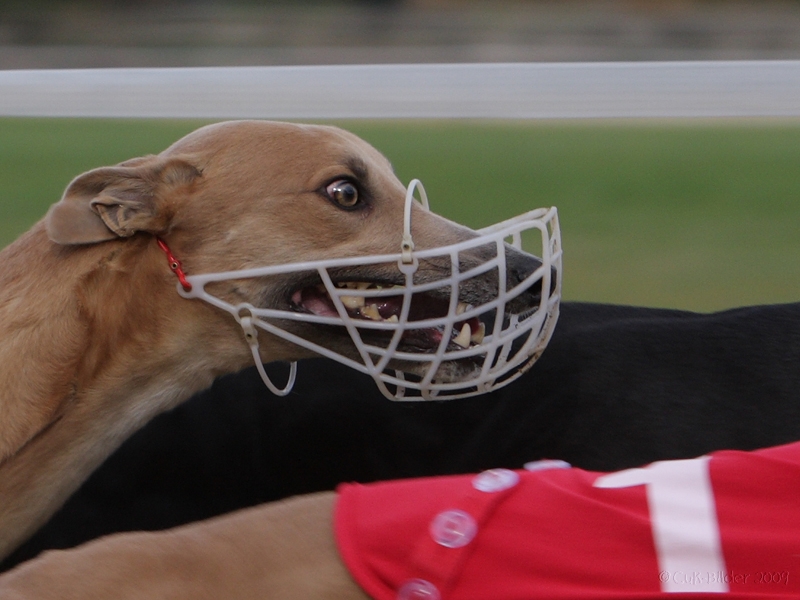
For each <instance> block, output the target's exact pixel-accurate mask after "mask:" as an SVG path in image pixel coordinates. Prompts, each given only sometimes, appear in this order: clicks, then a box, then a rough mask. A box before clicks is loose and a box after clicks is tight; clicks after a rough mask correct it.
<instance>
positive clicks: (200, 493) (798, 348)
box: [2, 303, 800, 569]
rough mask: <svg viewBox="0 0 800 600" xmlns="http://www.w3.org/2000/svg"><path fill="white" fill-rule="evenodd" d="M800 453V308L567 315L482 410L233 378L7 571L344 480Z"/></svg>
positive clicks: (316, 382) (176, 414)
mask: <svg viewBox="0 0 800 600" xmlns="http://www.w3.org/2000/svg"><path fill="white" fill-rule="evenodd" d="M278 372H280V371H278ZM278 377H279V376H278ZM799 439H800V304H787V305H776V306H760V307H749V308H741V309H735V310H730V311H726V312H721V313H715V314H709V315H704V314H696V313H690V312H683V311H673V310H660V309H647V308H633V307H623V306H608V305H598V304H581V303H565V304H563V305H562V309H561V317H560V319H559V323H558V325H557V327H556V331H555V334H554V336H553V339H552V341H551V342H550V345H549V347H548V348H547V350H546V351H545V353H544V355H543V356H542V358H541V359H540V361H539V362H538V363H536V364H535V365H534V366H533V368H531V370H530V371H529V372H528V373H527V374H526V375H525V376H523V377H522V378H520V379H519V380H517V381H516V382H514V383H513V384H511V385H509V386H507V387H505V388H503V389H501V390H498V391H496V392H494V393H492V394H489V395H486V396H483V397H479V398H469V399H463V400H454V401H450V402H429V403H410V404H404V403H393V402H389V401H388V400H386V399H385V398H383V396H381V395H380V394H379V393H378V391H377V389H376V388H375V385H374V383H373V382H372V380H371V379H369V378H368V377H366V376H362V375H360V374H358V373H356V372H355V371H353V370H351V369H348V368H346V367H343V366H340V365H338V364H337V363H332V362H330V361H325V360H311V361H307V362H306V363H304V364H301V365H300V369H299V373H298V384H297V385H296V387H295V392H293V393H292V394H291V395H290V396H288V397H286V398H277V397H274V396H272V395H271V394H270V393H269V392H268V391H267V390H266V389H265V388H264V386H263V384H262V383H261V380H260V379H259V378H258V376H257V375H256V373H255V371H254V370H252V369H251V370H249V371H245V372H243V373H240V374H238V375H234V376H228V377H224V378H222V379H220V380H219V381H217V382H216V383H215V384H214V386H213V387H212V388H211V389H210V390H208V391H207V392H205V393H203V394H200V395H199V396H198V397H196V398H194V399H193V400H191V401H190V402H189V403H187V404H185V405H183V406H181V407H179V408H178V409H176V410H174V411H172V412H170V413H168V414H164V415H162V416H160V417H159V418H157V419H156V420H154V421H153V422H152V423H151V424H150V425H149V426H147V427H146V428H144V429H143V430H141V431H140V432H139V433H138V434H136V435H135V436H134V437H133V438H131V439H130V440H129V441H128V442H127V443H126V444H125V445H124V446H123V447H122V448H121V449H120V450H119V451H118V452H117V453H116V454H115V455H113V456H112V457H111V458H109V459H108V461H107V462H106V463H105V464H104V465H103V467H101V469H100V470H98V471H97V472H96V473H95V474H94V475H93V477H92V478H91V479H90V480H89V481H88V482H87V483H86V484H85V485H84V486H83V488H82V489H81V490H80V491H79V492H78V493H77V494H76V495H75V496H74V497H73V498H72V499H71V500H70V501H69V502H68V503H67V504H66V505H65V506H64V508H63V509H62V510H61V511H60V512H59V513H58V514H57V515H56V516H55V517H53V519H52V520H51V521H50V523H49V524H48V525H46V526H45V527H44V528H43V529H42V530H41V531H40V532H39V533H38V534H37V535H36V536H35V537H34V538H33V539H31V540H30V541H29V542H28V543H26V544H25V545H24V546H23V547H22V548H20V549H19V550H18V551H17V552H16V553H15V554H14V555H12V556H11V557H10V558H9V559H7V560H6V561H5V562H4V563H3V565H2V568H5V569H7V568H10V567H11V566H12V565H14V564H16V563H17V562H20V561H22V560H26V559H28V558H31V557H32V556H34V555H36V554H37V553H38V552H40V551H41V550H43V549H45V548H52V547H69V546H73V545H76V544H78V543H80V542H83V541H86V540H88V539H91V538H93V537H97V536H99V535H102V534H106V533H110V532H113V531H121V530H131V529H157V528H164V527H169V526H173V525H177V524H179V523H184V522H189V521H195V520H199V519H203V518H207V517H210V516H212V515H216V514H220V513H223V512H227V511H231V510H234V509H237V508H241V507H244V506H249V505H254V504H258V503H262V502H267V501H271V500H276V499H278V498H283V497H286V496H289V495H294V494H300V493H305V492H311V491H316V490H323V489H332V488H334V487H335V486H336V485H337V484H338V483H340V482H343V481H362V482H367V481H373V480H378V479H390V478H401V477H411V476H423V475H434V474H446V473H463V472H473V471H478V470H481V469H485V468H490V467H497V466H506V467H517V468H518V467H521V466H522V465H523V464H524V463H525V462H526V461H530V460H535V459H539V458H560V459H563V460H566V461H568V462H570V463H572V464H573V465H575V466H580V467H583V468H587V469H594V470H615V469H620V468H625V467H630V466H636V465H641V464H644V463H647V462H651V461H654V460H662V459H669V458H687V457H693V456H697V455H700V454H704V453H706V452H709V451H712V450H715V449H722V448H736V449H754V448H758V447H765V446H770V445H776V444H780V443H784V442H789V441H794V440H799Z"/></svg>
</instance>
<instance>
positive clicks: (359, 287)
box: [355, 281, 370, 290]
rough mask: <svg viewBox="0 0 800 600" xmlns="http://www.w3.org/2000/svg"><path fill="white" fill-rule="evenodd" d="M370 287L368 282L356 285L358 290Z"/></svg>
mask: <svg viewBox="0 0 800 600" xmlns="http://www.w3.org/2000/svg"><path fill="white" fill-rule="evenodd" d="M369 286H370V283H369V282H368V281H359V282H357V283H356V287H355V289H357V290H365V289H367V288H368V287H369Z"/></svg>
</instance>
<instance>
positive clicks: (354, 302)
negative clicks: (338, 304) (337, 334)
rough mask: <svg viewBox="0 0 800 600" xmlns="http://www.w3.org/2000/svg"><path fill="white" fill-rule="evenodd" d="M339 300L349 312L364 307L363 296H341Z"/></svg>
mask: <svg viewBox="0 0 800 600" xmlns="http://www.w3.org/2000/svg"><path fill="white" fill-rule="evenodd" d="M339 299H340V300H341V301H342V304H344V305H345V307H347V308H349V309H351V310H354V309H356V308H361V307H362V306H364V296H341V297H340V298H339Z"/></svg>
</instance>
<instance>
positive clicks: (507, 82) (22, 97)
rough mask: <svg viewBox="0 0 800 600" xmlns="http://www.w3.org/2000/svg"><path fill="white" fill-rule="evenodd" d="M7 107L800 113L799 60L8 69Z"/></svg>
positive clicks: (86, 112)
mask: <svg viewBox="0 0 800 600" xmlns="http://www.w3.org/2000/svg"><path fill="white" fill-rule="evenodd" d="M0 116H25V117H155V118H161V117H169V118H204V119H219V118H225V119H230V118H269V119H353V118H370V119H383V118H492V119H505V118H510V119H540V118H625V117H640V118H665V117H667V118H668V117H798V116H800V61H697V62H635V63H634V62H628V63H513V64H438V65H350V66H307V67H221V68H186V69H78V70H36V71H33V70H30V71H29V70H20V71H0Z"/></svg>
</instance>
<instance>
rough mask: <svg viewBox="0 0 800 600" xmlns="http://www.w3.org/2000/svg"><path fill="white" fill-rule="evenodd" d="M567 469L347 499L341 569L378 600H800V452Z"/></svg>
mask: <svg viewBox="0 0 800 600" xmlns="http://www.w3.org/2000/svg"><path fill="white" fill-rule="evenodd" d="M564 466H567V467H568V465H565V464H563V463H559V462H558V461H541V462H539V463H532V468H533V469H536V470H521V471H511V470H506V469H494V470H491V471H485V472H484V473H480V474H478V475H473V476H450V477H436V478H424V479H412V480H401V481H392V482H385V483H378V484H371V485H355V484H348V485H343V486H340V488H339V490H338V491H339V499H338V501H337V506H336V511H335V531H336V539H337V544H338V547H339V550H340V553H341V556H342V558H343V560H344V562H345V564H346V565H347V567H348V569H349V570H350V573H351V574H352V575H353V577H354V578H355V580H356V581H357V582H358V583H359V585H360V586H361V587H362V588H363V589H364V590H365V591H366V592H367V594H369V595H370V596H372V597H373V598H375V599H376V600H534V599H539V598H541V599H547V600H559V599H562V598H563V599H570V600H581V599H585V600H600V599H609V600H610V599H612V598H613V599H615V600H616V599H626V600H632V599H637V598H642V599H645V598H647V599H651V598H670V597H671V598H677V599H678V600H690V599H695V598H721V599H722V598H724V599H725V600H733V599H744V598H747V599H751V598H752V599H756V598H764V599H766V598H797V599H800V443H795V444H789V445H785V446H779V447H775V448H769V449H765V450H759V451H755V452H735V451H724V452H716V453H713V454H711V455H710V456H703V457H700V458H696V459H692V460H677V461H663V462H656V463H653V464H651V465H648V466H646V467H643V468H639V469H629V470H626V471H619V472H616V473H609V474H604V473H594V472H589V471H583V470H581V469H576V468H548V467H564ZM676 593H677V594H679V595H678V596H674V595H673V594H676Z"/></svg>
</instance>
